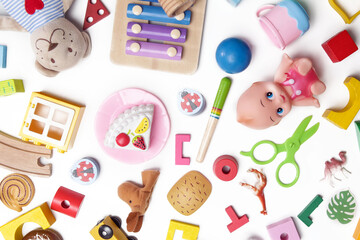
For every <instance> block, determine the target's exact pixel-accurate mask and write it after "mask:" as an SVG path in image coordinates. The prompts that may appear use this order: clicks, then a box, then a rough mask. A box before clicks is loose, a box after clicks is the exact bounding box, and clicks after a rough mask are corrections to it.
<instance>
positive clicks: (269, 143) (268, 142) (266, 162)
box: [240, 140, 279, 165]
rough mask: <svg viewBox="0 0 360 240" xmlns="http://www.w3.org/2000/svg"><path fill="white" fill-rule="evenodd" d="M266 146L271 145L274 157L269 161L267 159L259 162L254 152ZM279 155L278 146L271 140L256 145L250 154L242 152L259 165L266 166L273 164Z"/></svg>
mask: <svg viewBox="0 0 360 240" xmlns="http://www.w3.org/2000/svg"><path fill="white" fill-rule="evenodd" d="M264 144H267V145H270V146H272V147H273V149H274V155H273V156H272V157H270V159H267V160H266V159H265V160H263V161H261V160H258V159H256V158H255V156H254V151H255V149H256V148H257V147H258V146H260V145H264ZM278 153H279V148H278V145H277V144H275V143H274V142H272V141H269V140H263V141H260V142H258V143H256V144H255V145H254V146H253V147H252V148H251V150H250V151H249V152H243V151H241V152H240V154H241V155H243V156H247V157H250V158H251V160H253V162H254V163H256V164H259V165H265V164H268V163H271V162H272V161H273V160H274V159H275V158H276V156H277V154H278Z"/></svg>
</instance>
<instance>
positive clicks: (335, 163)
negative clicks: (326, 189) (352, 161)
mask: <svg viewBox="0 0 360 240" xmlns="http://www.w3.org/2000/svg"><path fill="white" fill-rule="evenodd" d="M345 154H346V152H345V151H341V152H340V153H339V157H340V159H341V160H338V159H336V158H334V157H333V158H331V159H330V161H326V162H325V170H324V178H323V179H321V180H325V179H326V180H327V181H328V183H329V184H330V186H332V187H334V182H333V179H336V180H338V181H341V179H339V178H337V177H336V174H337V173H338V172H341V173H342V174H343V175H344V176H345V177H346V175H345V172H344V171H346V172H348V173H351V172H349V170H347V169H346V168H345V167H344V165H345V164H346V162H347V160H346V156H345Z"/></svg>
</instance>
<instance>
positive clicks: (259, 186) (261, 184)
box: [240, 168, 267, 215]
mask: <svg viewBox="0 0 360 240" xmlns="http://www.w3.org/2000/svg"><path fill="white" fill-rule="evenodd" d="M248 172H250V173H255V175H256V179H257V182H256V184H255V185H254V186H252V185H250V184H248V183H243V182H241V183H240V185H241V186H243V187H246V188H248V189H250V190H252V191H253V192H254V194H255V195H256V196H257V197H258V198H259V200H260V202H261V205H262V207H263V210H262V211H261V212H260V213H261V214H263V215H267V210H266V203H265V194H264V189H265V187H266V184H267V179H266V176H265V174H263V173H262V172H260V171H258V170H256V169H254V168H250V169H249V170H248Z"/></svg>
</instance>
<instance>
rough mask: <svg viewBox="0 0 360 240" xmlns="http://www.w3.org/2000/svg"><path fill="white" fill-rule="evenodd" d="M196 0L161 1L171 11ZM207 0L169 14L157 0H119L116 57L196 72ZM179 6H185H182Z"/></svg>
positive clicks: (135, 63) (120, 61)
mask: <svg viewBox="0 0 360 240" xmlns="http://www.w3.org/2000/svg"><path fill="white" fill-rule="evenodd" d="M193 1H194V0H162V1H161V2H162V4H164V6H163V7H165V8H166V11H168V10H170V8H173V7H174V8H177V6H180V5H182V4H184V3H185V2H193ZM161 2H160V3H161ZM178 3H181V4H180V5H178ZM206 3H207V0H198V1H197V2H196V4H194V6H193V7H192V8H191V10H186V11H185V12H183V13H180V14H179V15H177V16H175V17H169V16H167V14H166V12H165V11H164V9H163V8H162V7H161V6H159V3H158V2H157V1H153V0H150V1H149V0H144V1H140V2H139V1H135V0H118V2H117V6H116V14H115V20H114V31H113V39H112V47H111V49H112V50H111V59H112V61H113V62H114V63H116V64H121V65H127V66H138V67H142V68H149V69H154V70H161V71H169V72H176V73H188V74H190V73H194V72H195V71H196V69H197V66H198V61H199V53H200V45H201V38H202V29H203V23H204V16H205V9H206ZM165 5H167V6H165ZM187 5H188V4H187V3H185V4H184V6H187ZM179 10H184V9H183V8H182V7H181V8H180V9H179ZM168 14H171V13H170V12H168ZM154 21H156V22H159V24H155V22H154ZM152 40H154V41H152ZM155 41H157V42H155ZM159 41H160V42H159ZM173 43H174V44H173ZM187 49H188V50H187ZM189 49H191V50H189ZM184 51H186V54H184V53H183V52H184Z"/></svg>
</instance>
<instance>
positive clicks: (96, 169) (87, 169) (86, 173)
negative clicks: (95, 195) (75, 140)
mask: <svg viewBox="0 0 360 240" xmlns="http://www.w3.org/2000/svg"><path fill="white" fill-rule="evenodd" d="M99 173H100V165H99V162H98V161H96V159H94V158H91V157H85V158H82V159H80V160H78V161H77V162H76V163H75V164H74V165H73V166H72V168H71V177H72V179H74V180H75V181H76V182H78V183H80V184H85V185H88V184H92V183H93V182H95V181H96V179H97V178H98V176H99Z"/></svg>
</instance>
